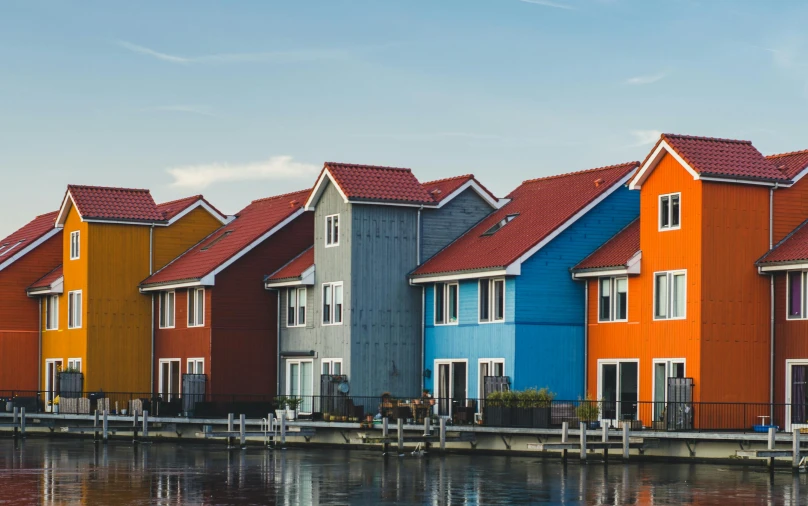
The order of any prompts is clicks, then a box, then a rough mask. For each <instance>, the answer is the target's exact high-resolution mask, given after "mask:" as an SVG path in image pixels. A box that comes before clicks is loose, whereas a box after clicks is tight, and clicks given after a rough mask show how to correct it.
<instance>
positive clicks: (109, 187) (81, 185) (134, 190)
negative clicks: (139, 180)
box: [67, 184, 151, 193]
mask: <svg viewBox="0 0 808 506" xmlns="http://www.w3.org/2000/svg"><path fill="white" fill-rule="evenodd" d="M67 188H68V189H70V188H89V189H94V190H121V191H127V192H144V193H151V190H149V189H148V188H123V187H121V186H94V185H87V184H68V185H67Z"/></svg>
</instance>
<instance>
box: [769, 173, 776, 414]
mask: <svg viewBox="0 0 808 506" xmlns="http://www.w3.org/2000/svg"><path fill="white" fill-rule="evenodd" d="M776 189H777V183H775V184H774V186H773V187H772V188H770V189H769V250H770V251H771V249H772V247H773V246H774V190H776ZM769 305H770V307H769V319H770V321H769V417H770V418H769V420H771V421H772V424H774V368H775V363H774V362H775V360H774V273H772V274H771V276H770V277H769Z"/></svg>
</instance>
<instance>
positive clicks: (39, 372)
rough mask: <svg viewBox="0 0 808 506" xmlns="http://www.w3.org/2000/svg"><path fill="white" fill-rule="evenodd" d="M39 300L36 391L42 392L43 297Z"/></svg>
mask: <svg viewBox="0 0 808 506" xmlns="http://www.w3.org/2000/svg"><path fill="white" fill-rule="evenodd" d="M37 298H38V299H39V313H38V314H39V360H37V363H36V389H37V391H41V390H42V297H37Z"/></svg>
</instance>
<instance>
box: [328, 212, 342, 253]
mask: <svg viewBox="0 0 808 506" xmlns="http://www.w3.org/2000/svg"><path fill="white" fill-rule="evenodd" d="M332 246H339V215H338V214H332V215H331V216H326V217H325V247H326V248H330V247H332Z"/></svg>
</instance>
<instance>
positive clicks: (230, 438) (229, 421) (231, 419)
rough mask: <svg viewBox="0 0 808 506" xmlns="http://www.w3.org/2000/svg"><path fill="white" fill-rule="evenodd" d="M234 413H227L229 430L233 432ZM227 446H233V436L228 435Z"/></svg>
mask: <svg viewBox="0 0 808 506" xmlns="http://www.w3.org/2000/svg"><path fill="white" fill-rule="evenodd" d="M233 417H234V415H233V413H227V432H233ZM226 441H227V447H228V448H230V447H231V446H233V438H232V437H230V436H228V437H227V439H226Z"/></svg>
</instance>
